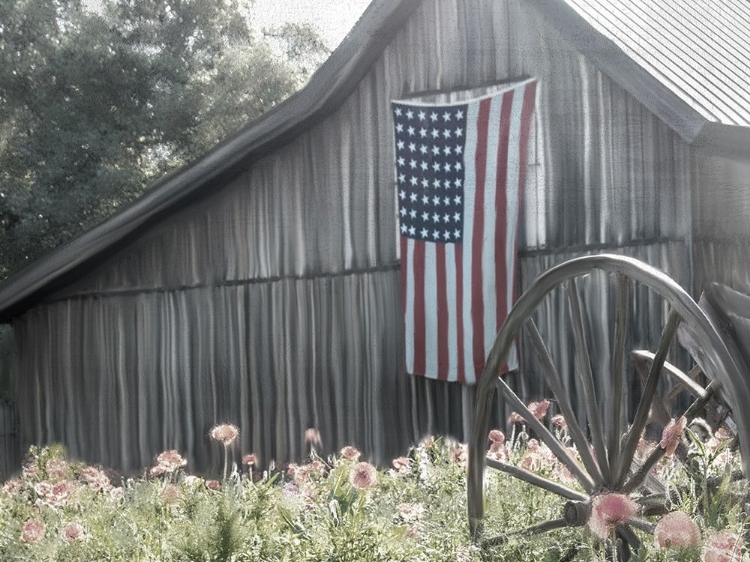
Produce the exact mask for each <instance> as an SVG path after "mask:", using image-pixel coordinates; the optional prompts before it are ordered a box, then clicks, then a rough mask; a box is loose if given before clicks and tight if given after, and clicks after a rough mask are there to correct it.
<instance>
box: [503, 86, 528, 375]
mask: <svg viewBox="0 0 750 562" xmlns="http://www.w3.org/2000/svg"><path fill="white" fill-rule="evenodd" d="M527 87H528V86H522V87H519V88H516V89H515V91H514V92H513V106H512V108H511V116H510V134H509V138H508V181H507V183H506V185H507V187H506V201H507V217H508V220H507V221H506V222H505V240H506V242H505V248H506V251H505V266H506V271H507V274H508V290H507V294H506V295H505V298H506V299H507V303H508V308H507V310H508V312H510V309H511V307H512V306H513V292H514V288H515V283H514V280H515V278H516V272H515V269H516V252H515V247H516V233H517V229H518V220H517V218H516V217H517V216H518V206H519V194H520V190H521V189H523V186H521V185H519V184H518V182H519V178H520V169H519V166H520V150H521V144H520V138H521V115H522V112H523V98H524V94H525V92H526V88H527ZM508 368H509V369H517V368H518V357H517V354H516V346H515V344H514V345H513V346H512V348H511V353H510V354H509V355H508Z"/></svg>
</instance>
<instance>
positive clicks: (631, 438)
mask: <svg viewBox="0 0 750 562" xmlns="http://www.w3.org/2000/svg"><path fill="white" fill-rule="evenodd" d="M679 321H680V317H679V314H678V313H677V311H675V310H672V311H670V313H669V316H668V317H667V323H666V325H665V326H664V331H663V332H662V334H661V340H660V341H659V349H658V351H657V352H656V357H654V362H653V363H652V364H651V371H650V372H649V375H648V379H647V380H646V385H645V387H644V388H643V391H642V394H641V399H640V401H639V402H638V409H637V410H636V412H635V418H634V419H633V423H632V425H631V426H630V429H629V430H628V434H627V437H626V438H625V445H624V446H623V448H622V456H621V457H620V464H619V466H618V467H617V478H616V480H615V485H614V487H615V488H619V487H620V486H621V485H622V483H623V481H624V480H625V478H626V477H627V475H628V470H629V469H630V465H631V464H632V462H633V456H634V455H635V450H636V448H637V446H638V441H640V439H641V433H642V432H643V429H644V428H645V427H646V422H647V421H648V413H649V410H651V403H652V401H653V399H654V395H655V394H656V387H657V385H658V384H659V379H660V377H661V372H662V367H663V366H664V361H665V360H666V359H667V352H668V351H669V347H670V345H671V344H672V339H673V338H674V335H675V334H676V333H677V325H678V324H679Z"/></svg>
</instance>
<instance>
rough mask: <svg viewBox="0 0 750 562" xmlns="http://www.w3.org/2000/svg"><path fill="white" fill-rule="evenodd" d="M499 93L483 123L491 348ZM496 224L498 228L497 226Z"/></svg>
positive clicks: (485, 282) (487, 338)
mask: <svg viewBox="0 0 750 562" xmlns="http://www.w3.org/2000/svg"><path fill="white" fill-rule="evenodd" d="M502 107H503V96H495V97H494V98H492V103H491V104H490V114H489V125H488V127H487V163H486V165H485V170H486V179H485V182H484V235H483V237H482V292H483V295H482V302H483V303H484V349H485V352H488V351H489V350H490V349H491V348H492V342H494V341H495V334H497V285H496V279H495V270H496V266H495V235H496V232H495V224H496V221H497V217H496V215H495V199H496V197H497V187H496V186H497V151H498V146H499V144H500V113H501V110H502ZM501 227H502V225H500V226H499V227H498V228H501Z"/></svg>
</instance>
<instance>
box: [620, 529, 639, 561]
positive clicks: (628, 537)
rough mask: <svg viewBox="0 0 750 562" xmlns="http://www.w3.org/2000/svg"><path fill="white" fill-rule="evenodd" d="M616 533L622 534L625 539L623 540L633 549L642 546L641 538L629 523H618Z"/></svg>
mask: <svg viewBox="0 0 750 562" xmlns="http://www.w3.org/2000/svg"><path fill="white" fill-rule="evenodd" d="M615 534H616V535H618V536H620V537H621V538H622V539H623V541H624V542H626V543H627V544H628V545H629V546H630V548H631V549H632V550H638V549H639V548H640V547H641V541H640V539H639V538H638V536H637V535H636V534H635V533H634V532H633V529H631V528H630V527H628V526H627V525H618V526H617V527H616V528H615ZM621 556H622V554H621Z"/></svg>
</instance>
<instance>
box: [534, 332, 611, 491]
mask: <svg viewBox="0 0 750 562" xmlns="http://www.w3.org/2000/svg"><path fill="white" fill-rule="evenodd" d="M526 329H527V331H528V334H529V339H530V340H531V345H532V346H533V347H534V350H535V351H536V352H537V355H539V358H540V360H541V363H542V372H543V373H544V376H545V379H546V381H547V384H548V385H549V387H550V389H551V390H552V394H554V395H555V398H557V405H558V406H559V407H560V411H561V412H562V415H563V417H564V418H565V420H566V422H567V424H568V431H569V432H570V436H571V437H572V438H573V443H574V444H575V446H576V448H577V449H578V454H579V455H581V461H582V462H583V466H585V467H586V470H587V471H588V473H589V474H590V475H591V477H592V478H593V480H594V484H595V485H596V486H597V487H599V486H601V485H602V484H603V483H604V480H603V478H602V473H601V471H600V470H599V465H598V464H597V463H596V460H595V459H594V457H593V455H592V454H591V451H590V450H589V446H588V440H587V439H586V434H585V433H584V432H583V429H582V428H581V425H580V424H579V423H578V419H577V418H576V416H575V414H574V413H573V407H572V406H571V404H570V400H569V399H568V394H567V392H565V388H564V387H563V385H562V381H561V380H560V375H559V374H558V372H557V368H556V367H555V364H554V362H553V361H552V357H551V356H550V354H549V350H548V349H547V346H546V345H544V340H542V336H541V335H540V334H539V329H538V328H537V327H536V324H535V323H534V320H533V319H531V318H530V319H529V321H528V322H527V324H526Z"/></svg>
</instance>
